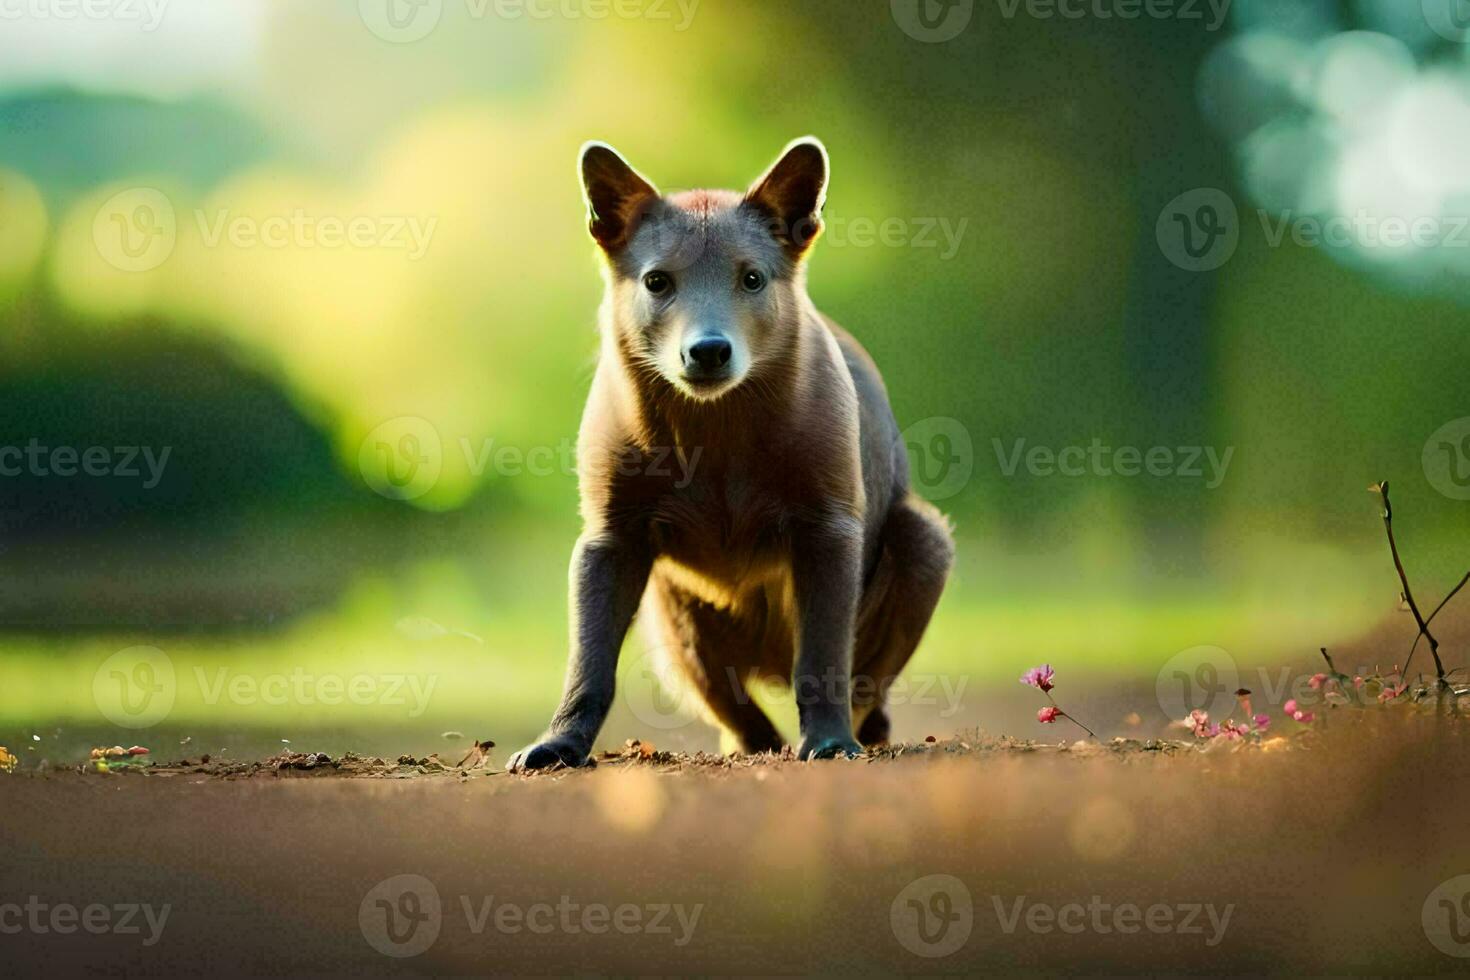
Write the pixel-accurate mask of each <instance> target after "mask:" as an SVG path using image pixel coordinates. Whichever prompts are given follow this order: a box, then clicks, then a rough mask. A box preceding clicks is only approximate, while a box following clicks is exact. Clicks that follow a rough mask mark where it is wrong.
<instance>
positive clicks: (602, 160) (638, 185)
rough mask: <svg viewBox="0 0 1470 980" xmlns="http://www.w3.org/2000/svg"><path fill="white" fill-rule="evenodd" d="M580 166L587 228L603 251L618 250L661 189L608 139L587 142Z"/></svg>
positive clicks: (584, 145) (626, 240) (631, 234)
mask: <svg viewBox="0 0 1470 980" xmlns="http://www.w3.org/2000/svg"><path fill="white" fill-rule="evenodd" d="M580 169H581V171H582V196H583V198H584V199H585V200H586V201H587V230H588V231H589V232H591V233H592V237H593V239H594V240H596V242H597V244H599V245H601V246H602V248H603V251H606V252H616V251H618V250H619V249H621V248H622V247H623V246H625V245H627V244H628V240H629V239H630V238H632V236H633V231H634V229H635V228H636V227H637V225H638V219H639V218H640V217H642V215H643V213H644V212H645V211H646V210H647V209H648V207H649V205H651V204H652V203H653V202H654V201H656V200H657V199H658V190H657V189H656V188H655V187H654V186H653V185H652V184H650V183H649V182H648V181H646V180H644V179H643V175H642V174H640V173H639V172H638V171H636V170H634V169H633V168H632V167H630V166H629V165H628V161H626V160H624V159H623V158H622V157H620V156H618V151H617V150H614V149H613V148H612V147H610V146H608V145H607V144H606V143H597V142H590V143H584V144H583V145H582V158H581V164H580Z"/></svg>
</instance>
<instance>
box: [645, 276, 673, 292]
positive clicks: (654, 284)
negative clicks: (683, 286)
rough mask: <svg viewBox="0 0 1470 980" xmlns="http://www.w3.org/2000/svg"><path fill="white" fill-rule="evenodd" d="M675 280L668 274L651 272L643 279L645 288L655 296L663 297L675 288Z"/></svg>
mask: <svg viewBox="0 0 1470 980" xmlns="http://www.w3.org/2000/svg"><path fill="white" fill-rule="evenodd" d="M673 285H674V280H673V279H670V278H669V274H668V273H667V272H650V273H649V274H648V275H646V276H644V277H643V287H644V288H645V289H647V290H648V291H649V292H650V293H652V294H653V295H655V296H662V295H663V294H664V293H666V292H668V291H669V290H670V289H672V288H673Z"/></svg>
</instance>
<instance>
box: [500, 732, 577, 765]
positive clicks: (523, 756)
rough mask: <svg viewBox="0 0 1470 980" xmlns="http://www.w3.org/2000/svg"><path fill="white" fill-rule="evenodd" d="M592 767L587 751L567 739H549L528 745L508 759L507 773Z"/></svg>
mask: <svg viewBox="0 0 1470 980" xmlns="http://www.w3.org/2000/svg"><path fill="white" fill-rule="evenodd" d="M588 765H592V760H591V759H589V758H588V757H587V750H586V749H583V748H582V747H581V746H579V745H576V744H573V743H572V742H571V741H569V740H567V739H560V738H549V739H547V740H546V741H544V742H537V743H536V744H535V745H528V746H526V747H525V748H524V749H521V750H520V751H519V752H517V753H516V754H515V755H513V756H511V757H510V762H508V763H507V764H506V767H505V768H506V770H507V771H509V772H539V771H541V770H544V769H562V768H565V769H577V768H580V767H582V766H588Z"/></svg>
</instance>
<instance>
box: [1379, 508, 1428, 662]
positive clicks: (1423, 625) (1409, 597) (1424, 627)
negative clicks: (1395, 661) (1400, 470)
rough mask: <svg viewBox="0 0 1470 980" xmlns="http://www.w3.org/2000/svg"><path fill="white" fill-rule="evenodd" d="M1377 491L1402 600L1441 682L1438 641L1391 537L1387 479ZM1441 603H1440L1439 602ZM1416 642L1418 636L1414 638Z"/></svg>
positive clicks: (1391, 518) (1391, 519)
mask: <svg viewBox="0 0 1470 980" xmlns="http://www.w3.org/2000/svg"><path fill="white" fill-rule="evenodd" d="M1377 490H1378V493H1379V495H1380V496H1382V497H1383V528H1384V530H1385V531H1387V532H1388V550H1389V551H1390V552H1392V553H1393V567H1394V568H1395V569H1397V570H1398V573H1399V583H1400V584H1402V585H1403V587H1404V601H1405V602H1407V603H1408V604H1409V611H1410V612H1412V613H1413V614H1414V622H1416V623H1418V624H1419V632H1420V634H1422V635H1423V636H1424V637H1425V638H1426V639H1428V640H1429V652H1430V654H1432V655H1433V656H1434V669H1435V672H1436V674H1437V675H1438V677H1439V680H1440V681H1441V682H1443V681H1444V662H1443V661H1441V660H1440V659H1439V641H1438V640H1436V639H1435V638H1434V634H1433V633H1431V632H1429V624H1428V623H1427V622H1425V621H1424V616H1423V615H1422V614H1421V613H1420V612H1419V604H1418V603H1416V602H1415V601H1414V590H1413V589H1411V588H1410V587H1409V576H1408V573H1406V572H1405V571H1404V563H1403V560H1402V559H1400V558H1399V546H1398V543H1397V542H1396V541H1394V538H1393V505H1392V504H1391V503H1389V500H1388V481H1387V480H1384V481H1383V482H1382V483H1380V484H1378V487H1377ZM1441 605H1442V604H1441ZM1414 642H1415V644H1416V645H1417V644H1418V642H1419V641H1418V638H1417V637H1416V638H1415V640H1414ZM1408 669H1409V668H1408V664H1405V665H1404V673H1405V674H1407V673H1408Z"/></svg>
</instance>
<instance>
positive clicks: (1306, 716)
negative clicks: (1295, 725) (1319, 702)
mask: <svg viewBox="0 0 1470 980" xmlns="http://www.w3.org/2000/svg"><path fill="white" fill-rule="evenodd" d="M1281 710H1282V711H1284V712H1286V713H1287V715H1289V716H1290V717H1291V718H1292V719H1293V720H1295V721H1299V722H1301V723H1302V724H1303V725H1305V724H1308V723H1310V722H1311V720H1312V719H1313V718H1315V717H1317V716H1316V715H1314V714H1313V713H1312V712H1310V711H1303V710H1302V709H1301V708H1299V707H1297V703H1296V699H1295V698H1292V699H1291V700H1290V701H1288V702H1286V703H1285V704H1283V705H1282V706H1281Z"/></svg>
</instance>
